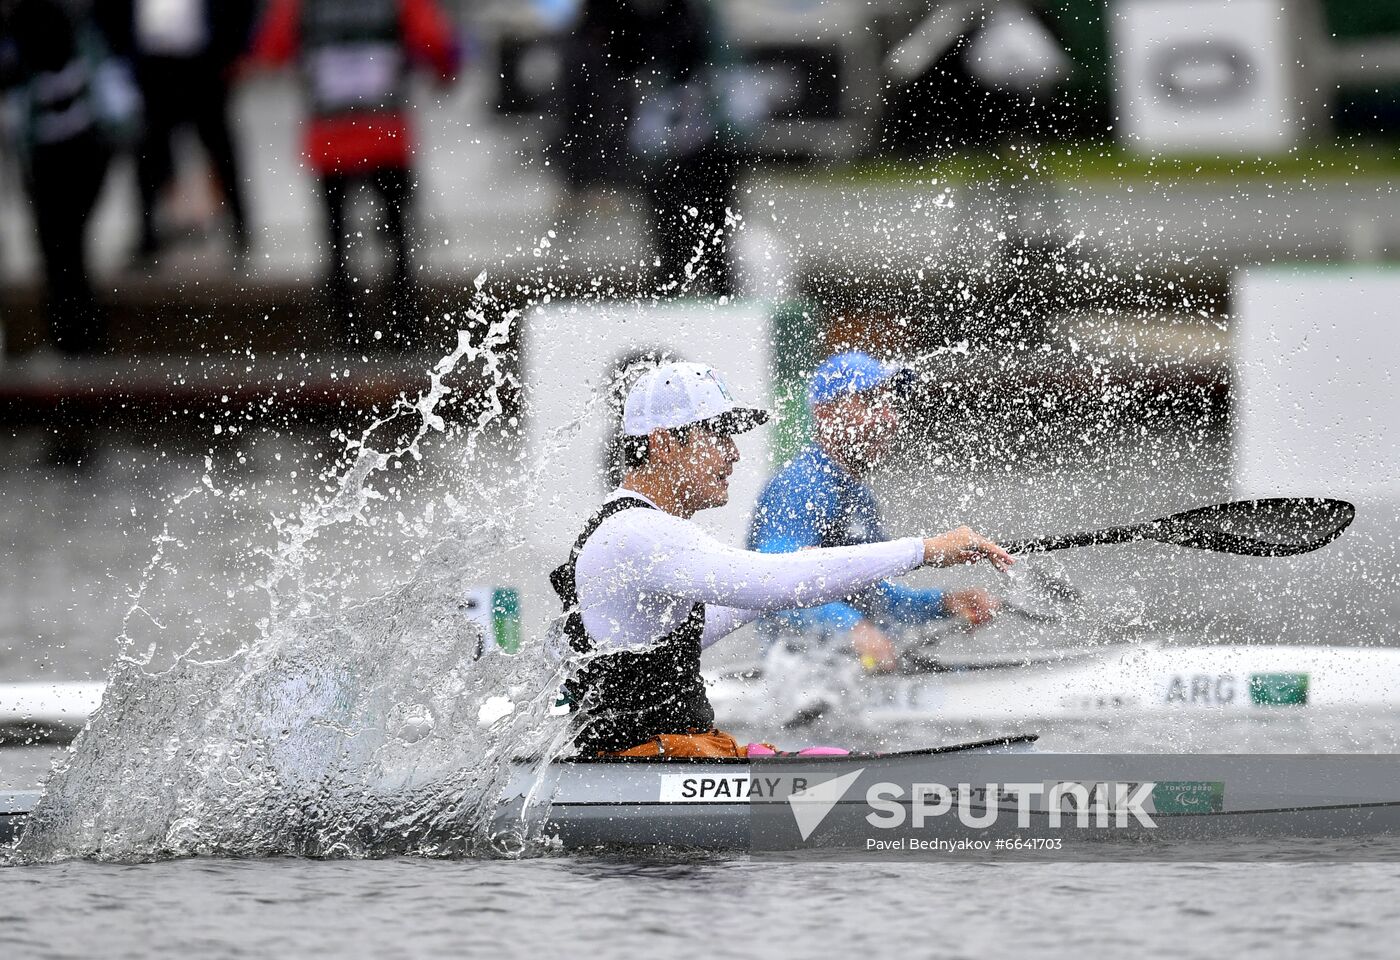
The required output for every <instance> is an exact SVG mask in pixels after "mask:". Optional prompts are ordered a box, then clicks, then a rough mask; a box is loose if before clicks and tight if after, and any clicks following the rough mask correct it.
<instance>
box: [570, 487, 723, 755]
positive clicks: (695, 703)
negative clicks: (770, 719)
mask: <svg viewBox="0 0 1400 960" xmlns="http://www.w3.org/2000/svg"><path fill="white" fill-rule="evenodd" d="M632 509H647V510H654V509H656V508H655V507H652V506H651V505H650V504H648V503H646V502H644V501H642V500H638V499H635V498H632V497H620V498H618V499H617V500H612V501H609V502H608V503H605V504H604V505H603V508H602V509H601V510H599V511H598V512H597V513H596V514H594V515H593V518H592V519H590V520H589V521H588V523H587V524H586V525H585V526H584V528H583V533H582V534H580V535H579V538H578V540H577V541H575V542H574V549H573V551H572V552H571V553H570V554H569V559H568V562H566V563H564V564H561V565H560V566H559V567H557V568H556V569H555V570H554V572H553V573H551V574H550V575H549V580H550V583H552V584H553V585H554V591H555V593H557V594H559V599H560V600H562V601H563V602H564V614H565V620H564V634H565V636H567V637H568V638H569V645H570V646H571V647H572V648H573V649H574V650H575V651H577V652H578V653H580V654H591V653H592V652H593V650H594V645H593V641H592V640H590V639H589V637H588V632H587V631H586V630H585V629H584V626H583V615H582V614H581V613H580V612H579V601H578V589H577V582H576V580H575V578H574V577H575V567H576V566H577V564H578V556H579V554H580V553H581V552H582V551H583V545H584V544H585V543H587V542H588V538H589V537H591V536H593V534H594V532H595V531H597V529H598V527H599V526H601V525H602V523H603V521H604V520H606V519H608V517H611V516H612V515H613V514H615V513H621V512H622V511H623V510H632ZM704 631H705V605H704V604H703V603H697V604H695V605H694V606H692V607H691V608H690V613H689V615H687V616H686V618H685V620H684V621H683V622H682V623H681V625H680V626H678V627H676V629H674V630H672V631H671V632H670V633H668V634H666V635H665V636H664V637H662V638H661V639H659V640H658V641H657V642H656V645H655V646H653V647H652V648H651V649H649V650H645V651H641V652H637V653H633V652H630V651H624V652H619V653H605V654H599V655H595V656H590V657H588V659H587V660H586V661H585V662H584V664H583V666H582V667H581V668H580V669H579V670H578V672H577V673H576V674H575V675H574V676H573V677H572V678H570V680H569V681H568V682H567V683H566V684H565V690H566V693H567V695H568V698H569V701H570V703H571V704H572V705H573V709H574V712H575V718H576V723H577V729H578V733H577V736H576V737H575V741H574V744H575V747H576V748H577V749H578V750H579V752H580V753H595V752H597V751H600V750H602V751H617V750H626V749H628V748H629V747H635V746H637V745H638V744H642V743H645V742H647V741H648V740H652V739H654V738H655V737H657V736H659V735H660V734H663V733H697V732H702V731H705V730H709V729H710V728H711V727H713V726H714V722H715V711H714V708H713V707H711V706H710V700H709V698H708V697H707V696H705V681H704V679H703V678H702V677H701V676H700V640H701V637H702V635H703V634H704Z"/></svg>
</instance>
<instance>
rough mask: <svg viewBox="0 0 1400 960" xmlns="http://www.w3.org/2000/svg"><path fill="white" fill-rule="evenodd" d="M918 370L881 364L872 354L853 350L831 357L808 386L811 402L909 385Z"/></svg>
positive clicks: (814, 375) (808, 395) (828, 400)
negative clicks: (879, 388)
mask: <svg viewBox="0 0 1400 960" xmlns="http://www.w3.org/2000/svg"><path fill="white" fill-rule="evenodd" d="M913 376H914V373H913V371H912V370H910V369H908V368H907V367H898V366H894V365H892V364H887V363H881V362H880V361H879V360H876V359H875V358H874V357H872V356H871V355H870V354H868V353H863V352H861V351H859V350H851V351H850V352H848V353H838V354H836V356H834V357H828V358H827V359H826V360H825V361H823V363H822V365H821V366H819V367H817V372H816V373H814V374H812V380H811V382H810V383H809V384H808V385H807V402H808V403H809V404H811V405H812V406H816V405H817V404H820V403H830V402H831V401H832V400H839V399H841V398H842V397H848V396H850V395H851V394H853V393H864V392H865V391H866V390H873V389H875V388H876V387H883V386H885V385H887V384H888V385H891V386H894V387H896V388H903V387H906V386H908V385H909V383H910V381H911V380H912V379H913Z"/></svg>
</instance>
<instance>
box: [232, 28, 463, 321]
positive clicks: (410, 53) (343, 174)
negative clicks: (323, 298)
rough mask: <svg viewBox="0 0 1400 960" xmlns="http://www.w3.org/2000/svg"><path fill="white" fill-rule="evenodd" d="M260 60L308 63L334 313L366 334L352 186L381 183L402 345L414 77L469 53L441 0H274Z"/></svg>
mask: <svg viewBox="0 0 1400 960" xmlns="http://www.w3.org/2000/svg"><path fill="white" fill-rule="evenodd" d="M253 53H254V56H255V58H257V59H259V60H262V61H265V62H270V63H283V62H286V61H288V60H291V59H293V58H296V59H297V60H298V61H299V62H300V64H301V67H302V73H303V77H304V80H305V85H306V89H307V96H308V100H309V103H310V108H311V112H312V119H311V123H310V124H309V125H308V128H307V132H306V153H307V159H308V160H309V162H310V164H311V166H312V168H313V169H315V170H316V172H317V173H318V174H319V175H320V178H321V188H322V193H323V195H324V198H325V204H326V225H327V227H328V228H329V233H330V243H331V264H330V277H329V287H330V299H331V308H332V311H333V315H334V316H335V317H337V318H339V319H340V320H341V321H342V322H343V323H345V325H346V334H347V335H348V336H349V337H350V338H351V339H352V340H353V339H355V338H356V337H357V331H356V329H355V326H356V325H355V324H354V322H353V316H352V311H351V307H352V305H351V289H350V273H349V265H348V263H347V255H348V252H347V249H346V241H347V237H346V227H345V211H346V204H347V202H348V199H349V192H350V190H351V188H352V187H356V186H361V185H363V186H368V187H371V188H373V189H374V191H375V192H376V193H377V194H378V195H379V198H380V199H381V200H382V201H383V204H384V228H385V231H386V232H387V233H388V235H389V246H390V249H391V251H392V253H393V257H394V266H393V273H392V277H391V280H390V284H391V287H390V289H391V290H392V291H393V292H394V294H395V296H394V298H393V300H394V302H396V303H397V304H398V308H397V309H395V310H393V312H392V317H391V318H390V320H389V323H388V324H387V325H388V327H389V329H388V330H387V331H386V333H387V335H388V339H389V341H390V343H391V344H392V345H399V346H406V345H408V343H407V341H408V337H409V334H410V329H409V326H408V323H409V320H410V316H411V312H410V311H411V310H412V305H413V303H414V302H415V301H416V299H417V298H416V296H415V290H414V286H413V283H412V276H411V272H410V269H411V265H410V252H409V245H408V227H407V222H406V221H407V217H408V214H409V209H408V208H409V205H410V202H411V199H412V192H413V178H412V172H411V168H410V162H411V160H410V158H411V154H412V142H411V137H410V131H409V110H410V106H409V99H408V89H407V88H408V73H409V69H410V66H411V65H412V64H413V63H414V62H417V63H420V64H423V65H424V66H426V67H428V68H429V69H430V70H431V71H432V72H433V73H434V74H435V75H436V77H437V78H438V79H439V80H440V81H441V82H443V83H446V82H447V81H449V80H451V79H452V77H453V75H454V74H455V72H456V69H457V66H458V62H459V60H460V51H459V48H458V45H457V43H456V42H455V37H454V35H453V31H452V27H451V24H450V22H449V20H448V18H447V15H446V14H445V13H444V11H443V10H442V8H441V7H439V6H438V5H437V2H436V0H272V6H271V7H270V9H269V10H268V13H267V17H266V19H265V20H264V21H263V23H262V25H261V27H260V28H259V30H258V33H257V36H256V38H255V40H254V45H253Z"/></svg>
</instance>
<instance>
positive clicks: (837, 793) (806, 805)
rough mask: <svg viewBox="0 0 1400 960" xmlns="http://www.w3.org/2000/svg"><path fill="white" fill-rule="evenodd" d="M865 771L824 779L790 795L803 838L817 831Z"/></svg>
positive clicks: (795, 818) (793, 814)
mask: <svg viewBox="0 0 1400 960" xmlns="http://www.w3.org/2000/svg"><path fill="white" fill-rule="evenodd" d="M864 772H865V768H864V767H861V768H860V769H859V770H855V771H852V772H851V773H847V774H844V775H843V776H839V777H836V778H834V779H831V780H826V781H823V782H822V783H818V784H816V785H815V786H811V787H808V788H807V789H805V790H798V791H797V792H795V793H793V794H790V795H789V796H788V805H789V806H791V807H792V818H793V819H794V820H796V821H797V829H798V831H799V832H800V833H801V834H802V839H803V840H806V839H807V838H808V837H810V836H811V835H812V834H813V833H815V832H816V829H817V827H820V826H821V825H822V821H823V820H825V819H826V815H827V814H829V813H830V812H831V810H832V808H833V807H835V806H836V805H837V804H838V803H840V802H841V798H842V797H844V796H845V795H846V791H847V790H849V789H851V784H853V783H855V782H856V778H857V777H859V776H860V775H861V774H862V773H864Z"/></svg>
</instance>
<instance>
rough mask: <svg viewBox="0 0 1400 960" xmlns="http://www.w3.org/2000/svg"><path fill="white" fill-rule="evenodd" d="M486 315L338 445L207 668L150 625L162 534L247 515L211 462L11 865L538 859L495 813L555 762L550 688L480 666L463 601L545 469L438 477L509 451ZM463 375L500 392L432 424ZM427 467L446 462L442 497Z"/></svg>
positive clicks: (174, 559)
mask: <svg viewBox="0 0 1400 960" xmlns="http://www.w3.org/2000/svg"><path fill="white" fill-rule="evenodd" d="M492 306H493V303H492V301H490V299H489V297H487V296H485V295H479V297H478V301H477V306H476V307H474V309H473V310H471V311H469V312H468V319H469V320H470V321H471V322H472V324H473V325H474V326H476V327H477V328H478V329H482V330H484V332H483V333H482V334H481V336H480V338H479V342H476V343H474V342H473V338H472V337H471V336H470V335H469V334H468V333H467V332H466V331H462V332H459V334H458V342H457V346H456V348H455V349H454V350H453V351H452V352H451V353H450V354H448V355H447V356H445V357H443V358H442V360H441V361H439V362H438V363H437V364H436V366H435V367H434V368H433V370H432V371H431V372H430V373H429V386H428V388H427V389H426V390H425V391H423V393H422V394H420V395H419V396H418V397H416V398H413V399H409V398H401V399H400V400H399V402H398V403H397V404H396V405H395V407H394V409H392V410H391V411H389V412H388V413H387V414H386V415H384V416H383V417H381V418H380V419H378V420H376V421H375V422H373V423H372V424H370V425H369V427H367V428H366V429H365V430H364V431H363V433H362V434H361V436H360V437H359V438H358V439H355V440H348V441H347V442H345V444H344V452H343V454H342V455H341V457H340V458H339V460H338V462H337V463H336V464H335V465H333V466H332V467H330V468H328V469H327V470H325V471H324V472H323V473H322V475H321V477H320V478H319V479H320V482H321V486H320V491H321V493H320V496H318V497H317V498H315V499H314V500H313V501H312V502H311V503H310V504H309V505H307V506H305V507H304V508H302V509H301V510H300V511H299V513H298V515H297V516H296V517H294V518H292V519H284V520H281V521H277V522H275V523H274V525H273V526H274V529H275V542H274V543H273V544H272V545H270V546H267V547H263V548H258V549H254V550H252V551H250V555H249V557H248V564H247V567H246V569H245V570H244V571H243V573H244V574H245V575H246V579H245V580H244V581H243V582H241V583H234V584H231V585H230V589H229V591H228V596H229V598H230V601H231V603H236V604H238V605H242V606H248V605H249V604H250V597H251V598H256V600H257V603H254V604H252V606H253V607H255V608H256V610H257V612H259V613H260V614H261V616H260V617H259V618H258V619H257V621H256V625H255V627H254V628H253V629H252V630H251V631H250V632H249V633H248V634H247V635H246V638H245V639H243V640H242V642H239V643H238V644H237V645H236V647H235V649H234V650H233V652H232V653H226V654H222V655H218V656H205V655H203V654H204V653H205V651H207V650H210V649H212V647H213V645H212V644H211V642H210V638H209V636H207V633H208V629H207V628H208V624H206V623H203V622H202V620H203V618H200V620H201V622H197V623H194V624H176V623H172V622H170V620H169V618H167V617H164V616H163V615H162V613H161V609H160V608H161V603H160V599H161V596H160V589H159V585H160V583H161V582H162V581H163V578H165V577H166V575H168V574H172V573H174V572H177V571H178V570H179V567H180V563H179V550H180V546H181V544H182V543H183V542H184V539H183V536H182V535H180V534H177V533H174V532H172V528H173V527H174V526H177V525H179V524H180V523H186V524H189V525H191V526H192V528H193V529H194V530H195V531H201V530H202V529H203V526H202V525H203V524H206V523H207V522H208V518H209V516H210V514H211V511H217V510H218V509H221V508H226V507H227V505H228V504H229V502H230V501H231V500H237V499H238V497H237V496H234V493H235V492H234V491H229V490H224V489H222V488H221V486H220V483H219V482H218V481H217V480H216V478H215V473H216V471H215V470H214V468H213V465H212V463H210V462H209V461H206V471H205V474H204V476H203V477H202V478H200V481H199V483H197V484H196V486H195V487H194V489H193V490H192V491H191V492H190V493H188V494H187V495H185V496H183V497H180V498H177V500H176V501H175V502H174V503H173V504H172V507H171V515H170V517H169V518H168V520H169V522H168V523H167V525H166V529H165V531H164V532H163V534H162V535H161V536H160V537H159V538H158V540H157V549H156V552H155V556H154V557H153V559H152V560H151V563H150V564H149V565H148V567H147V569H146V571H145V572H144V573H143V576H142V577H141V579H140V582H139V584H138V587H137V590H136V594H135V596H134V597H133V602H132V604H131V608H130V612H129V614H128V617H127V623H126V624H125V625H124V628H123V631H122V635H121V638H120V639H121V644H122V654H121V656H120V657H119V658H118V660H117V662H116V664H115V666H114V668H113V670H112V673H111V676H110V680H109V687H108V691H107V695H106V697H105V698H104V701H103V704H102V707H101V708H100V709H99V711H98V712H97V713H96V714H95V715H94V717H93V719H92V721H91V723H90V724H89V726H88V728H87V729H86V730H85V731H84V733H83V734H82V735H81V736H80V737H79V739H78V740H77V741H76V742H75V744H74V745H73V747H72V748H71V749H70V751H69V754H68V755H67V756H66V757H65V758H64V760H63V762H61V763H60V764H59V765H58V766H57V767H56V769H55V771H54V772H53V774H51V776H50V778H49V781H48V783H47V786H46V792H45V795H44V797H43V799H42V800H41V801H40V804H39V806H38V807H37V809H36V810H35V812H34V814H33V816H32V817H31V820H30V823H29V826H28V828H27V829H26V830H25V832H24V834H23V835H22V837H21V839H20V840H19V842H18V844H17V845H16V848H15V850H14V852H13V854H12V856H13V857H14V858H15V859H17V860H19V861H21V862H41V861H52V860H58V859H65V858H72V857H90V858H99V859H109V860H117V861H131V860H142V859H151V858H159V857H168V856H187V855H196V854H229V855H238V856H262V855H278V854H290V855H308V856H380V855H387V854H394V853H415V854H424V855H446V854H467V855H473V854H486V855H491V854H498V853H508V854H511V855H519V854H521V853H523V852H528V851H530V850H533V849H539V848H540V845H539V843H538V842H537V841H538V840H539V839H540V838H539V837H537V836H535V835H533V834H532V833H531V830H530V828H529V827H528V825H527V822H526V820H525V818H524V816H523V815H522V816H521V817H519V818H517V819H516V820H514V821H511V820H507V819H503V817H502V815H501V814H500V812H499V811H498V803H499V799H500V797H501V795H502V791H503V789H504V788H505V786H506V784H507V782H508V781H510V780H511V779H512V778H516V777H519V776H520V775H521V773H522V770H524V772H525V774H526V775H527V776H528V775H529V773H530V772H531V771H534V772H538V771H539V770H540V769H542V767H543V765H544V764H545V763H547V762H548V760H549V759H551V758H552V757H554V756H557V755H558V753H559V752H560V751H561V750H562V749H564V748H565V746H566V745H567V743H568V729H567V727H568V721H567V719H566V718H562V717H557V716H552V715H551V711H550V706H551V705H552V703H553V700H554V693H555V691H556V690H557V688H558V682H559V680H560V679H561V677H560V675H559V670H560V668H559V667H558V666H557V665H556V664H555V663H553V662H551V661H550V660H548V659H547V658H546V657H545V656H544V655H543V652H542V645H541V644H527V645H526V647H525V650H524V651H523V652H522V653H521V654H519V655H517V656H512V657H507V656H503V655H496V654H495V653H493V652H490V650H491V645H489V644H485V643H484V642H483V637H482V634H481V631H480V629H479V628H478V627H477V626H476V625H475V624H474V623H473V622H472V621H470V620H468V619H467V618H466V617H465V616H464V615H463V610H462V601H461V598H462V597H463V596H464V595H465V593H466V590H467V588H468V587H469V586H470V585H471V583H470V580H471V577H472V576H473V573H472V571H473V570H474V561H475V560H476V559H477V558H478V557H480V556H481V555H483V554H487V553H490V552H491V551H498V550H501V549H503V548H508V547H509V546H510V545H511V542H512V538H513V537H514V536H515V534H514V533H513V532H512V526H513V522H514V520H515V515H516V513H517V512H518V510H519V509H520V505H523V504H525V503H527V502H528V490H529V487H530V485H531V479H530V478H531V476H532V475H533V474H534V473H537V472H538V471H540V470H543V469H547V468H548V465H547V463H544V462H541V463H536V464H533V465H532V466H531V469H529V470H521V471H517V472H515V473H514V474H512V476H511V477H508V478H499V477H498V478H494V480H491V481H488V480H483V479H480V478H474V477H472V476H470V475H464V471H463V470H461V469H459V470H456V471H453V470H451V469H450V465H451V464H457V465H460V464H463V463H470V462H471V461H472V460H473V458H475V457H476V456H477V454H478V453H480V452H481V447H482V444H483V443H485V442H486V440H487V439H488V437H489V436H490V434H491V433H492V432H493V431H499V430H500V429H501V427H502V424H501V420H502V418H503V416H504V410H505V407H504V405H503V403H502V399H501V391H502V389H503V388H505V387H509V386H512V385H513V383H512V378H511V375H510V374H509V373H508V372H507V371H506V370H505V369H504V368H503V366H502V364H501V361H500V357H501V354H502V353H503V352H504V348H505V347H506V346H507V344H508V342H509V340H510V336H511V327H512V325H513V324H514V322H515V321H516V320H517V319H518V317H519V313H518V312H517V311H513V310H500V311H498V312H497V315H496V316H495V319H493V320H491V321H489V322H488V321H487V313H488V310H490V309H491V308H492ZM465 366H473V367H476V368H479V369H480V371H481V372H482V374H483V375H484V376H483V378H482V379H483V380H484V381H485V382H486V383H488V384H489V389H488V390H487V393H486V397H485V402H484V403H482V404H480V405H479V408H478V412H477V413H476V416H475V418H474V419H472V420H471V421H470V422H468V423H467V424H466V425H465V427H461V428H455V427H452V426H449V424H448V423H447V421H446V420H445V419H444V415H443V405H444V403H445V402H446V401H447V400H448V399H449V398H450V397H452V396H453V394H454V393H455V392H456V391H455V390H454V388H453V386H451V385H450V384H451V381H452V379H453V378H454V376H455V375H458V374H460V372H461V371H460V370H459V367H465ZM386 436H389V437H397V438H398V439H396V440H393V441H391V442H388V443H386V442H384V441H383V440H382V439H381V438H383V437H386ZM430 447H433V448H434V452H436V453H437V454H442V453H444V452H446V453H447V454H448V457H447V459H448V462H449V469H448V470H447V471H445V473H444V475H443V478H441V479H437V480H435V481H434V482H428V480H427V479H426V478H427V477H429V476H430V474H431V465H430V464H429V463H428V461H429V460H431V459H432V458H430V457H428V456H427V454H428V453H429V448H430ZM415 469H417V470H418V473H417V474H416V475H415V477H414V479H416V480H417V481H418V482H417V483H411V482H409V481H408V478H409V475H410V474H411V473H412V472H413V471H414V470H415ZM444 488H446V489H444ZM506 488H516V489H514V490H513V492H514V494H515V496H510V497H503V496H502V495H501V494H502V490H503V489H506ZM415 498H416V504H417V505H416V506H415V505H414V504H415ZM503 501H508V502H513V503H515V504H516V507H515V508H514V509H512V510H505V511H503V510H501V509H500V508H499V504H500V503H501V502H503ZM396 552H397V554H398V556H397V558H396V559H397V563H394V562H390V559H389V558H394V556H395V553H396ZM381 566H382V568H383V569H381ZM186 575H187V573H186ZM177 582H178V581H177ZM209 619H210V620H211V622H212V621H215V620H217V619H218V618H217V617H215V616H212V615H211V616H210V618H209ZM138 628H145V629H144V630H143V629H138ZM223 629H225V630H227V629H228V628H227V627H224V628H223ZM151 631H154V634H155V637H156V639H155V640H153V641H151V642H150V643H149V644H147V645H146V646H145V648H144V649H141V643H140V642H139V641H138V639H137V638H138V636H145V635H146V634H147V633H150V632H151ZM483 649H485V650H487V651H488V655H485V656H483V655H482V651H483ZM503 705H504V706H503ZM517 761H520V762H517ZM522 763H523V764H524V766H523V767H522Z"/></svg>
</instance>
